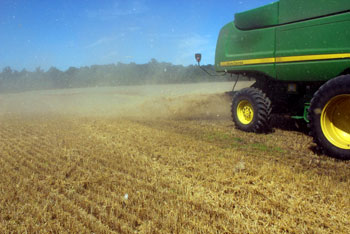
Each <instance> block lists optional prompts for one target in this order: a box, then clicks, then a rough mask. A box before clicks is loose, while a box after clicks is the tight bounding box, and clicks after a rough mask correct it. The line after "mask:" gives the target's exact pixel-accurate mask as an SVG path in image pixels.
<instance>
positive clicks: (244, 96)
mask: <svg viewBox="0 0 350 234" xmlns="http://www.w3.org/2000/svg"><path fill="white" fill-rule="evenodd" d="M271 109H272V108H271V101H270V99H269V98H268V97H267V96H266V94H265V93H263V92H262V91H261V90H260V89H257V88H253V87H250V88H245V89H242V90H240V91H238V92H237V93H235V95H234V96H233V100H232V105H231V113H232V118H233V122H234V123H235V125H236V127H237V128H238V129H240V130H242V131H245V132H256V133H263V132H268V131H270V117H271Z"/></svg>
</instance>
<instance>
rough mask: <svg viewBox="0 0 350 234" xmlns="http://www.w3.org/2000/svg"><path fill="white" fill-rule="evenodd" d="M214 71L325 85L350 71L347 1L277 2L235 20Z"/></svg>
mask: <svg viewBox="0 0 350 234" xmlns="http://www.w3.org/2000/svg"><path fill="white" fill-rule="evenodd" d="M215 67H216V70H217V71H219V72H220V71H221V72H223V71H226V72H229V73H236V74H247V73H252V72H254V73H256V74H263V75H264V76H268V77H270V78H273V79H275V80H280V81H300V82H304V81H305V82H311V81H327V80H329V79H331V78H334V77H336V76H338V75H340V74H342V73H343V72H344V71H345V70H347V69H349V68H350V1H349V0H337V1H329V0H308V1H305V0H280V1H278V2H275V3H272V4H269V5H266V6H263V7H260V8H257V9H253V10H250V11H247V12H243V13H238V14H236V15H235V21H233V22H231V23H228V24H227V25H225V26H224V27H223V28H222V29H221V31H220V34H219V38H218V42H217V48H216V56H215Z"/></svg>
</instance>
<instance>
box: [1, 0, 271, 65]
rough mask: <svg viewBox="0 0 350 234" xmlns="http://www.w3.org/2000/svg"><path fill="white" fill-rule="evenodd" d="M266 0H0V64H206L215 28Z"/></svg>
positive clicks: (210, 58)
mask: <svg viewBox="0 0 350 234" xmlns="http://www.w3.org/2000/svg"><path fill="white" fill-rule="evenodd" d="M271 2H273V1H271V0H231V1H221V0H207V1H203V0H202V1H195V0H188V1H182V0H178V1H155V0H153V1H152V0H135V1H133V0H132V1H122V0H114V1H112V0H111V1H107V0H105V1H103V0H101V1H96V0H95V1H92V0H75V1H74V0H70V1H68V0H56V1H44V0H42V1H38V0H31V1H28V0H0V69H1V70H2V69H3V68H4V67H5V66H11V67H12V68H14V69H16V70H21V69H23V68H26V69H27V70H34V69H35V68H36V67H39V66H40V67H41V68H42V69H44V70H47V69H48V68H50V67H51V66H55V67H57V68H59V69H61V70H66V69H67V68H69V67H70V66H74V67H81V66H90V65H93V64H111V63H118V62H122V63H130V62H135V63H147V62H148V61H150V60H151V58H155V59H157V60H158V61H160V62H171V63H173V64H183V65H189V64H194V63H195V61H194V53H195V52H201V53H202V54H203V60H202V63H203V64H213V63H214V55H215V45H216V40H217V35H218V33H219V30H220V28H221V27H222V26H223V25H225V24H226V23H228V22H230V21H232V20H233V18H234V13H236V12H241V11H245V10H248V9H252V8H255V7H259V6H262V5H265V4H268V3H271Z"/></svg>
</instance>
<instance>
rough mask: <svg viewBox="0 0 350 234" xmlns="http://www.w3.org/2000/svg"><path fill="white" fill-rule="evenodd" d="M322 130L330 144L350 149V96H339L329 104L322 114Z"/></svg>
mask: <svg viewBox="0 0 350 234" xmlns="http://www.w3.org/2000/svg"><path fill="white" fill-rule="evenodd" d="M321 128H322V132H323V134H324V135H325V137H326V138H327V140H328V141H329V142H330V143H332V144H333V145H335V146H336V147H338V148H341V149H345V150H349V149H350V94H343V95H338V96H336V97H334V98H332V99H331V100H329V101H328V102H327V104H326V105H325V107H324V108H323V110H322V113H321Z"/></svg>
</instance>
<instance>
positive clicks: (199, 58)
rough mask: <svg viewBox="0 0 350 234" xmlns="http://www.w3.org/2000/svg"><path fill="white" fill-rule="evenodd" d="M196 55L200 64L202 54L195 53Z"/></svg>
mask: <svg viewBox="0 0 350 234" xmlns="http://www.w3.org/2000/svg"><path fill="white" fill-rule="evenodd" d="M194 57H195V58H196V61H197V63H198V65H199V63H200V62H201V59H202V54H195V55H194Z"/></svg>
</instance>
